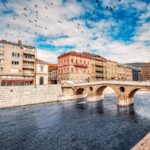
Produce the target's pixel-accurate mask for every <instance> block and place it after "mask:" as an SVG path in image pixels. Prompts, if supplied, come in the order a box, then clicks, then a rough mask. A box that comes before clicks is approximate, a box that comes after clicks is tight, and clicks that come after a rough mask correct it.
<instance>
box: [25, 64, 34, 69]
mask: <svg viewBox="0 0 150 150" xmlns="http://www.w3.org/2000/svg"><path fill="white" fill-rule="evenodd" d="M23 68H24V69H26V68H27V69H34V68H35V67H34V65H32V66H30V65H23Z"/></svg>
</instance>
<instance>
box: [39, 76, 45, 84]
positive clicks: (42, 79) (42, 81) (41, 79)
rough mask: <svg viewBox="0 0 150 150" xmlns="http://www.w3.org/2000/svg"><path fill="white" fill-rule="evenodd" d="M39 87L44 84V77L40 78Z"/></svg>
mask: <svg viewBox="0 0 150 150" xmlns="http://www.w3.org/2000/svg"><path fill="white" fill-rule="evenodd" d="M39 83H40V85H43V84H44V77H40V81H39Z"/></svg>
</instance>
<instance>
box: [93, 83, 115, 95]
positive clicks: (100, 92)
mask: <svg viewBox="0 0 150 150" xmlns="http://www.w3.org/2000/svg"><path fill="white" fill-rule="evenodd" d="M108 87H109V88H110V89H112V90H113V91H114V94H115V96H116V95H117V93H116V90H114V88H112V87H111V86H108V85H103V86H100V87H98V88H97V89H96V91H95V96H97V97H98V96H103V93H104V90H105V89H106V88H108Z"/></svg>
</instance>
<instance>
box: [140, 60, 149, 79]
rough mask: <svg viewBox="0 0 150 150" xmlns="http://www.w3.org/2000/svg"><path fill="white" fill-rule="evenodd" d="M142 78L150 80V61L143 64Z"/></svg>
mask: <svg viewBox="0 0 150 150" xmlns="http://www.w3.org/2000/svg"><path fill="white" fill-rule="evenodd" d="M140 67H141V78H142V80H143V81H150V62H149V63H143V64H142V65H141V66H140Z"/></svg>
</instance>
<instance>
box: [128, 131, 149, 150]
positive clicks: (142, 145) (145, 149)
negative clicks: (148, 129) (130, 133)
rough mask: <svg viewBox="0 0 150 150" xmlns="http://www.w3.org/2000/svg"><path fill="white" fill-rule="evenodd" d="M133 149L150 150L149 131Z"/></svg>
mask: <svg viewBox="0 0 150 150" xmlns="http://www.w3.org/2000/svg"><path fill="white" fill-rule="evenodd" d="M131 150H150V133H148V134H147V135H146V136H145V137H144V138H143V139H142V140H141V141H139V143H137V144H136V145H135V146H134V147H133V148H132V149H131Z"/></svg>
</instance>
